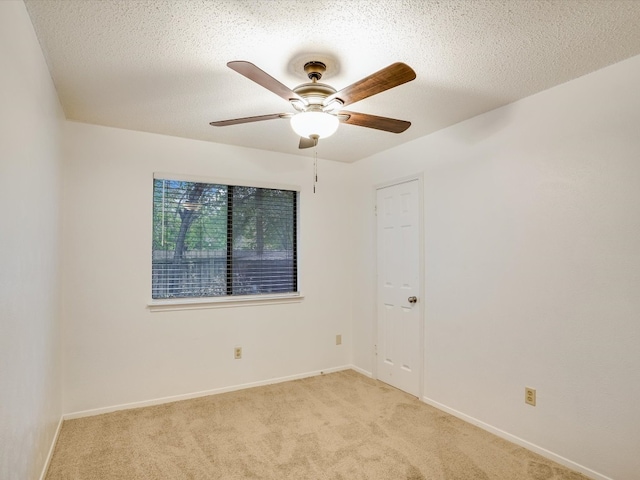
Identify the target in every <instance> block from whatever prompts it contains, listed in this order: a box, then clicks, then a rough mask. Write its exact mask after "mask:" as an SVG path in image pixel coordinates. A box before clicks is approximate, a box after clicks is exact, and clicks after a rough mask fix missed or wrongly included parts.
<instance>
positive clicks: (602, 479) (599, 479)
mask: <svg viewBox="0 0 640 480" xmlns="http://www.w3.org/2000/svg"><path fill="white" fill-rule="evenodd" d="M422 401H423V402H425V403H427V404H429V405H431V406H432V407H435V408H437V409H438V410H442V411H443V412H446V413H450V414H451V415H453V416H454V417H458V418H459V419H461V420H464V421H465V422H468V423H471V424H473V425H475V426H477V427H480V428H482V429H483V430H486V431H487V432H489V433H493V434H494V435H496V436H498V437H500V438H504V439H505V440H508V441H510V442H512V443H515V444H516V445H520V446H521V447H524V448H526V449H527V450H531V451H532V452H535V453H537V454H539V455H542V456H543V457H545V458H548V459H549V460H553V461H554V462H556V463H559V464H560V465H564V466H565V467H567V468H571V469H572V470H575V471H577V472H580V473H583V474H585V475H587V476H589V477H590V478H593V479H594V480H613V479H612V478H610V477H607V476H606V475H602V474H601V473H598V472H594V471H593V470H591V469H590V468H587V467H585V466H583V465H580V464H579V463H576V462H573V461H571V460H569V459H568V458H564V457H562V456H560V455H557V454H555V453H553V452H550V451H549V450H547V449H545V448H542V447H540V446H538V445H535V444H533V443H530V442H527V441H526V440H523V439H522V438H520V437H516V436H515V435H512V434H510V433H507V432H505V431H504V430H500V429H499V428H496V427H494V426H492V425H489V424H488V423H484V422H482V421H480V420H478V419H477V418H474V417H471V416H469V415H466V414H464V413H462V412H459V411H457V410H454V409H453V408H450V407H447V406H446V405H443V404H441V403H438V402H436V401H435V400H432V399H430V398H428V397H422Z"/></svg>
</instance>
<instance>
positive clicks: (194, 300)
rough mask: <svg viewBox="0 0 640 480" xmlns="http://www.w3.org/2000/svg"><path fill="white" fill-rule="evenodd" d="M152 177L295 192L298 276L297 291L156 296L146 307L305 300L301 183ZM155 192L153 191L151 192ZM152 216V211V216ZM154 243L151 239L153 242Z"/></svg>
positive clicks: (163, 308) (168, 175) (188, 307)
mask: <svg viewBox="0 0 640 480" xmlns="http://www.w3.org/2000/svg"><path fill="white" fill-rule="evenodd" d="M153 180H154V181H155V180H175V181H182V182H196V183H209V184H218V185H229V186H236V187H254V188H268V189H276V190H289V191H294V192H296V205H295V215H296V218H295V225H296V232H295V238H294V249H295V257H296V262H295V275H296V285H297V291H296V292H287V293H274V294H258V295H221V296H212V297H185V298H169V299H154V298H151V299H150V300H149V301H148V302H147V307H148V308H149V310H150V311H152V312H156V311H173V310H193V309H202V308H225V307H241V306H257V305H273V304H283V303H296V302H300V301H302V300H303V299H304V295H303V294H302V289H301V279H300V263H301V262H300V225H301V224H300V203H301V197H302V195H301V188H300V186H299V185H290V184H281V183H272V182H262V181H252V180H238V179H229V178H221V177H206V176H199V175H184V174H175V173H166V172H154V173H153ZM153 183H154V182H151V189H152V190H153ZM152 193H153V192H152ZM149 197H150V198H151V208H150V210H151V212H153V194H151V195H149ZM151 218H153V214H152V216H151ZM149 232H150V234H151V235H152V236H153V229H152V228H150V229H149ZM152 243H153V242H151V241H150V242H149V245H151V244H152ZM152 267H153V263H152V259H151V255H149V268H148V271H149V272H151V271H152ZM147 291H148V292H149V296H151V295H150V292H151V291H152V285H151V275H150V276H149V284H148V290H147Z"/></svg>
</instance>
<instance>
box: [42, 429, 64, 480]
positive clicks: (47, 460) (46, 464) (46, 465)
mask: <svg viewBox="0 0 640 480" xmlns="http://www.w3.org/2000/svg"><path fill="white" fill-rule="evenodd" d="M63 420H64V419H63V417H60V420H58V426H57V427H56V433H54V434H53V440H51V446H50V447H49V452H48V453H47V458H45V460H44V465H43V467H42V473H41V474H40V480H44V479H45V477H46V476H47V471H48V470H49V464H50V463H51V459H52V458H53V451H54V450H55V449H56V443H57V442H58V435H60V429H62V422H63Z"/></svg>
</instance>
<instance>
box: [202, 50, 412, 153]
mask: <svg viewBox="0 0 640 480" xmlns="http://www.w3.org/2000/svg"><path fill="white" fill-rule="evenodd" d="M227 66H228V67H229V68H231V69H232V70H235V71H236V72H238V73H239V74H240V75H243V76H245V77H247V78H248V79H249V80H252V81H254V82H256V83H257V84H258V85H261V86H263V87H264V88H266V89H267V90H270V91H271V92H273V93H275V94H276V95H278V96H279V97H282V98H284V99H285V100H287V101H288V102H290V103H291V105H292V106H293V108H294V109H295V110H296V113H273V114H270V115H258V116H255V117H244V118H234V119H231V120H221V121H217V122H211V123H210V125H213V126H214V127H224V126H227V125H237V124H241V123H250V122H259V121H262V120H272V119H276V118H284V119H290V121H291V127H292V128H293V130H294V131H295V132H296V133H297V134H298V135H299V136H300V144H299V148H309V147H313V146H315V145H316V144H317V143H318V140H319V139H320V138H326V137H328V136H330V135H332V134H333V133H335V131H336V130H337V129H338V125H339V124H340V122H342V123H346V124H349V125H357V126H359V127H368V128H375V129H377V130H384V131H386V132H392V133H402V132H404V131H405V130H406V129H407V128H409V127H410V126H411V122H407V121H405V120H396V119H394V118H388V117H378V116H376V115H370V114H367V113H357V112H350V111H346V110H342V107H345V106H347V105H349V104H351V103H355V102H358V101H360V100H363V99H365V98H367V97H370V96H372V95H376V94H378V93H381V92H384V91H385V90H389V89H391V88H394V87H397V86H399V85H402V84H403V83H406V82H410V81H411V80H413V79H414V78H416V73H415V72H414V71H413V69H412V68H411V67H409V66H408V65H406V64H404V63H401V62H397V63H393V64H391V65H389V66H388V67H385V68H383V69H382V70H379V71H377V72H376V73H373V74H371V75H369V76H368V77H365V78H363V79H362V80H359V81H357V82H356V83H354V84H352V85H349V86H348V87H345V88H343V89H342V90H340V91H337V90H336V89H335V88H333V87H332V86H330V85H327V84H325V83H320V79H321V78H322V74H323V73H324V72H325V71H326V68H327V67H326V65H325V64H324V63H322V62H319V61H311V62H307V63H306V64H305V65H304V71H305V73H306V74H307V76H308V77H309V80H311V81H310V82H308V83H303V84H301V85H298V86H297V87H295V88H294V89H293V90H291V89H290V88H289V87H287V86H286V85H283V84H282V83H280V82H279V81H278V80H276V79H275V78H273V77H272V76H270V75H269V74H268V73H266V72H265V71H263V70H261V69H260V68H258V67H256V66H255V65H254V64H253V63H250V62H245V61H233V62H229V63H227Z"/></svg>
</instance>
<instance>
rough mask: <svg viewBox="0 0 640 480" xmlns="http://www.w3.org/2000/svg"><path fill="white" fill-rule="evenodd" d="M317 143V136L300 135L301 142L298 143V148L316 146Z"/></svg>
mask: <svg viewBox="0 0 640 480" xmlns="http://www.w3.org/2000/svg"><path fill="white" fill-rule="evenodd" d="M317 143H318V139H317V138H307V137H300V144H299V145H298V148H311V147H315V146H316V144H317Z"/></svg>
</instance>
